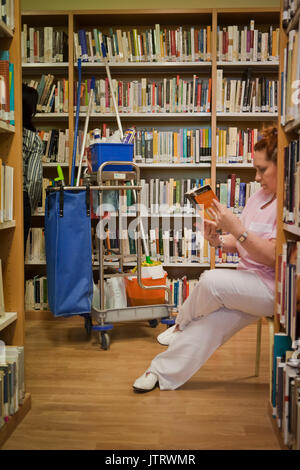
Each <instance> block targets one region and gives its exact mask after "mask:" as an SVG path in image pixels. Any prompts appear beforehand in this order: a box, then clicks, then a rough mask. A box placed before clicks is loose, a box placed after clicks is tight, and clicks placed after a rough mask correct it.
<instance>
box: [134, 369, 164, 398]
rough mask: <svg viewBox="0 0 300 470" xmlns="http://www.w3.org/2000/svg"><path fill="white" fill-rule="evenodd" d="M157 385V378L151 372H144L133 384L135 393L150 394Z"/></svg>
mask: <svg viewBox="0 0 300 470" xmlns="http://www.w3.org/2000/svg"><path fill="white" fill-rule="evenodd" d="M156 385H158V378H157V375H156V374H153V373H152V372H145V373H144V374H143V375H141V376H140V377H139V378H138V379H136V381H135V382H134V384H133V388H134V391H135V392H140V393H142V392H150V391H151V390H153V389H154V388H155V387H156Z"/></svg>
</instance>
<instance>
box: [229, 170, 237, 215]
mask: <svg viewBox="0 0 300 470" xmlns="http://www.w3.org/2000/svg"><path fill="white" fill-rule="evenodd" d="M235 183H236V175H235V174H232V175H231V186H230V207H234V196H235Z"/></svg>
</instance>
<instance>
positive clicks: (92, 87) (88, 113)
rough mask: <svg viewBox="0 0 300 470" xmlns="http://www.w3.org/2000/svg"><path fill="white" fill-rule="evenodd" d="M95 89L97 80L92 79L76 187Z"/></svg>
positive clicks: (77, 184) (78, 175) (77, 183)
mask: <svg viewBox="0 0 300 470" xmlns="http://www.w3.org/2000/svg"><path fill="white" fill-rule="evenodd" d="M94 88H95V79H94V78H92V81H91V88H90V95H89V105H88V110H87V114H86V117H85V123H84V131H83V139H82V144H81V149H80V161H79V167H78V173H77V181H76V186H79V180H80V175H81V167H82V160H83V155H84V150H85V142H86V136H87V131H88V126H89V119H90V114H91V112H92V106H93V99H94Z"/></svg>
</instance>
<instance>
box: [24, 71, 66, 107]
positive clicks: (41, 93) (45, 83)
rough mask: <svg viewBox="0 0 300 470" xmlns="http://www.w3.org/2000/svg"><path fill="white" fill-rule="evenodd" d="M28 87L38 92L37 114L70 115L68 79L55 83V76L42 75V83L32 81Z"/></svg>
mask: <svg viewBox="0 0 300 470" xmlns="http://www.w3.org/2000/svg"><path fill="white" fill-rule="evenodd" d="M27 84H28V86H30V87H32V88H35V89H36V90H37V92H38V103H37V112H40V113H68V111H69V109H68V107H69V81H68V80H66V79H62V80H57V81H56V83H55V82H54V75H51V74H48V75H42V77H41V79H40V81H36V80H30V81H29V82H28V83H27Z"/></svg>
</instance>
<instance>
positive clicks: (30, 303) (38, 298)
mask: <svg viewBox="0 0 300 470" xmlns="http://www.w3.org/2000/svg"><path fill="white" fill-rule="evenodd" d="M25 309H26V310H49V305H48V285H47V277H46V276H35V277H34V278H33V279H27V280H26V282H25Z"/></svg>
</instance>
